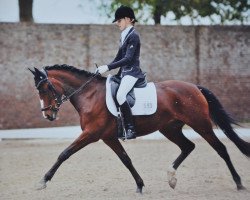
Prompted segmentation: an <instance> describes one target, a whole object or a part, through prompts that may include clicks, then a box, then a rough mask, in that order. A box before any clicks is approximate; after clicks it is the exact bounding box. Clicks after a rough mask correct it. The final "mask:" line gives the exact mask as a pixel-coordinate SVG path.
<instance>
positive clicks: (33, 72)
mask: <svg viewBox="0 0 250 200" xmlns="http://www.w3.org/2000/svg"><path fill="white" fill-rule="evenodd" d="M28 70H30V72H31V73H32V74H33V75H34V76H35V75H36V72H35V71H34V70H32V69H30V68H28Z"/></svg>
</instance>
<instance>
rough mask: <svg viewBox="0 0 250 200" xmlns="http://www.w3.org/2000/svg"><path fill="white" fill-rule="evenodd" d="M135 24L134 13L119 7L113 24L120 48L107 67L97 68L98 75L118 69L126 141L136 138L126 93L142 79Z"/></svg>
mask: <svg viewBox="0 0 250 200" xmlns="http://www.w3.org/2000/svg"><path fill="white" fill-rule="evenodd" d="M135 22H137V20H136V18H135V15H134V11H133V10H132V9H131V8H130V7H128V6H124V5H122V6H120V7H119V8H118V9H117V10H116V12H115V19H114V20H113V23H116V25H117V26H118V27H119V29H120V30H121V38H120V46H119V50H118V53H117V55H116V57H115V59H114V60H113V61H112V62H111V63H110V64H108V65H102V66H100V67H98V68H97V70H98V72H99V73H100V74H102V73H105V72H106V71H108V70H112V69H115V68H118V67H120V69H119V72H118V74H117V75H118V76H120V78H121V84H120V86H119V89H118V91H117V95H116V98H117V101H118V103H119V105H120V110H121V112H122V114H123V116H124V122H125V129H126V133H127V139H133V138H136V132H135V128H134V120H133V116H132V112H131V108H130V106H129V104H128V102H127V100H126V96H127V94H128V92H129V91H130V90H131V89H132V88H133V87H134V85H135V83H136V81H137V80H138V79H139V78H144V74H143V73H142V71H141V68H140V60H139V57H140V46H141V43H140V36H139V34H138V32H137V31H136V30H135V28H134V24H135Z"/></svg>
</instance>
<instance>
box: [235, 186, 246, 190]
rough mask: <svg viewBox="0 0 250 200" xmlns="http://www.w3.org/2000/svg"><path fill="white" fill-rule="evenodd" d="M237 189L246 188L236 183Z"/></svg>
mask: <svg viewBox="0 0 250 200" xmlns="http://www.w3.org/2000/svg"><path fill="white" fill-rule="evenodd" d="M237 190H246V188H245V187H244V186H243V185H237Z"/></svg>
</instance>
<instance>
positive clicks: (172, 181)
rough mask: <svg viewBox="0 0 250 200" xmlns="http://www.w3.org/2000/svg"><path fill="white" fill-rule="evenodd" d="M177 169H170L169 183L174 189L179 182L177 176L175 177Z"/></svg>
mask: <svg viewBox="0 0 250 200" xmlns="http://www.w3.org/2000/svg"><path fill="white" fill-rule="evenodd" d="M175 172H176V171H175V170H174V169H169V170H168V184H169V185H170V187H171V188H172V189H174V188H175V186H176V183H177V178H175Z"/></svg>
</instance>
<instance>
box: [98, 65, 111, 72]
mask: <svg viewBox="0 0 250 200" xmlns="http://www.w3.org/2000/svg"><path fill="white" fill-rule="evenodd" d="M108 70H109V68H108V65H102V66H100V67H98V68H97V69H96V72H98V73H100V74H103V73H105V72H107V71H108Z"/></svg>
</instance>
